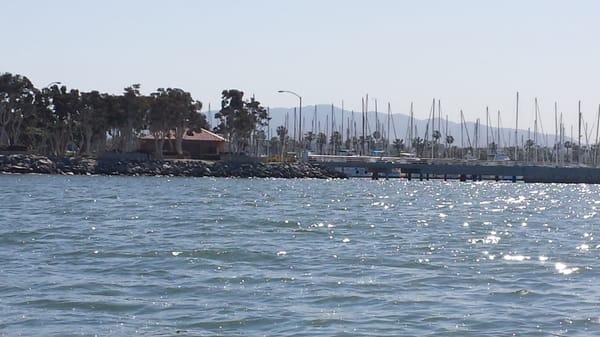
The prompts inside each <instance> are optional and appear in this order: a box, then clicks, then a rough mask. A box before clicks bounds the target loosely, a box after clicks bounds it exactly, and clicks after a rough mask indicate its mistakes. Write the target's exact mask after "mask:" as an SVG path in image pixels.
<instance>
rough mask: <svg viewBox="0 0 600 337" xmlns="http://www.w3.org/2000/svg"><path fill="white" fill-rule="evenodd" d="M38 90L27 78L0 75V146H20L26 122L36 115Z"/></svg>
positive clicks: (7, 74)
mask: <svg viewBox="0 0 600 337" xmlns="http://www.w3.org/2000/svg"><path fill="white" fill-rule="evenodd" d="M36 93H37V89H35V88H34V86H33V84H32V83H31V81H29V79H28V78H27V77H25V76H21V75H12V74H10V73H4V74H2V75H0V145H18V144H19V143H20V140H21V135H22V133H23V130H24V122H25V121H26V120H27V119H28V118H30V117H32V116H33V115H34V114H35V100H36V97H37V95H36Z"/></svg>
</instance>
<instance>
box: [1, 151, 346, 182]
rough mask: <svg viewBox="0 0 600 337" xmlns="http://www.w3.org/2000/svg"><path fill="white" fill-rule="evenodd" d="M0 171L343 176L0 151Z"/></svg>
mask: <svg viewBox="0 0 600 337" xmlns="http://www.w3.org/2000/svg"><path fill="white" fill-rule="evenodd" d="M0 173H41V174H63V175H125V176H157V175H160V176H175V177H241V178H250V177H257V178H319V179H328V178H346V176H345V175H344V174H343V173H340V172H337V171H334V170H331V169H328V168H325V167H322V166H319V165H314V164H310V163H303V162H299V163H259V162H258V163H236V162H225V161H216V162H206V161H198V160H162V161H158V160H152V161H150V160H148V161H121V160H96V159H93V158H83V157H75V158H68V157H66V158H50V157H45V156H39V155H33V154H9V155H2V154H0Z"/></svg>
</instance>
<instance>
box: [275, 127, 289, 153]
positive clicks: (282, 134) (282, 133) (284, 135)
mask: <svg viewBox="0 0 600 337" xmlns="http://www.w3.org/2000/svg"><path fill="white" fill-rule="evenodd" d="M276 132H277V136H278V137H279V144H281V156H282V157H283V152H285V147H286V144H287V139H288V129H287V128H286V127H285V126H283V125H280V126H278V127H277V130H276Z"/></svg>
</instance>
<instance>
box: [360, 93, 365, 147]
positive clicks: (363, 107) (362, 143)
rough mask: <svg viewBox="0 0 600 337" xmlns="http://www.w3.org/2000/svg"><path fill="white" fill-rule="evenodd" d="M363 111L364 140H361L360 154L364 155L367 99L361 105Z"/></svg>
mask: <svg viewBox="0 0 600 337" xmlns="http://www.w3.org/2000/svg"><path fill="white" fill-rule="evenodd" d="M361 109H362V139H361V144H360V146H361V148H360V154H361V155H362V154H364V152H365V141H366V139H365V99H364V98H363V99H362V104H361Z"/></svg>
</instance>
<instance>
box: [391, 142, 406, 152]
mask: <svg viewBox="0 0 600 337" xmlns="http://www.w3.org/2000/svg"><path fill="white" fill-rule="evenodd" d="M393 147H394V149H395V150H396V154H397V155H400V152H402V150H404V139H394V144H393Z"/></svg>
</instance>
